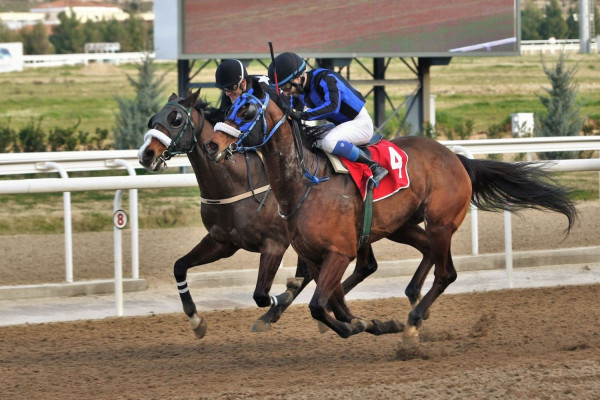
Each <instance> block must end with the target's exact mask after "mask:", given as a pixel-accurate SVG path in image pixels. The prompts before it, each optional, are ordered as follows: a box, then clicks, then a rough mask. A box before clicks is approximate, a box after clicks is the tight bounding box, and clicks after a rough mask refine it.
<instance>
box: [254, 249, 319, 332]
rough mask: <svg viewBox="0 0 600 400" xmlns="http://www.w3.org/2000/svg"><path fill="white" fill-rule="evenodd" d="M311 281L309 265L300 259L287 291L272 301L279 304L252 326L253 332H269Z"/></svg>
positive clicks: (274, 305)
mask: <svg viewBox="0 0 600 400" xmlns="http://www.w3.org/2000/svg"><path fill="white" fill-rule="evenodd" d="M310 281H312V276H311V275H310V271H309V270H308V265H307V264H306V262H304V261H302V260H301V259H300V258H298V263H297V265H296V274H295V276H294V277H293V278H289V279H288V281H287V284H286V286H287V289H286V291H285V292H283V293H282V294H280V295H278V296H275V297H274V299H275V300H272V303H275V302H276V303H277V304H272V305H271V307H270V308H269V310H268V311H267V312H266V313H265V314H263V315H262V316H261V317H260V318H258V320H256V322H254V324H252V326H251V327H250V329H251V330H252V331H253V332H264V331H268V330H269V329H270V328H271V324H272V323H275V322H277V321H279V318H280V317H281V314H283V312H284V311H285V310H286V309H287V308H288V307H289V306H290V304H292V302H293V301H294V300H295V299H296V297H298V295H299V294H300V292H302V290H303V289H304V288H305V287H306V285H308V284H309V283H310ZM272 299H273V298H272Z"/></svg>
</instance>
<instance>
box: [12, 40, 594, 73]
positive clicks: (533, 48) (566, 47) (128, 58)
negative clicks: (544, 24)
mask: <svg viewBox="0 0 600 400" xmlns="http://www.w3.org/2000/svg"><path fill="white" fill-rule="evenodd" d="M599 47H600V42H599V40H598V39H597V38H595V39H592V40H591V43H590V51H591V52H592V53H600V50H599ZM561 51H565V52H567V53H579V51H580V46H579V39H565V40H552V39H550V40H522V41H521V54H522V55H532V54H559V53H560V52H561ZM146 55H149V56H150V58H155V54H154V53H153V52H152V53H144V52H131V53H118V52H110V53H76V54H46V55H25V56H23V66H24V67H25V68H41V67H59V66H63V65H87V64H89V63H90V62H109V63H113V64H124V63H137V62H140V61H141V60H143V59H144V57H146ZM157 61H159V60H157Z"/></svg>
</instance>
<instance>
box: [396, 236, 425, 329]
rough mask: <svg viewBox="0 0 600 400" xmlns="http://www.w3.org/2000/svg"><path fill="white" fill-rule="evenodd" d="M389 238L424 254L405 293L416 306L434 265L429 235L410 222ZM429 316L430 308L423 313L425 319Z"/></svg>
mask: <svg viewBox="0 0 600 400" xmlns="http://www.w3.org/2000/svg"><path fill="white" fill-rule="evenodd" d="M388 239H390V240H393V241H394V242H398V243H404V244H407V245H409V246H411V247H414V248H415V249H417V250H418V251H420V252H421V254H422V255H423V259H422V260H421V262H420V263H419V266H418V268H417V270H416V271H415V273H414V275H413V277H412V279H411V280H410V282H409V284H408V286H406V290H405V291H404V294H406V297H408V300H409V301H410V305H411V306H412V308H415V307H416V305H417V303H418V302H419V301H420V300H421V289H422V288H423V284H424V283H425V278H427V274H428V273H429V271H430V270H431V267H432V266H433V260H432V258H431V252H430V249H429V241H428V239H427V235H426V233H425V230H424V229H423V228H421V226H419V225H418V224H410V225H404V226H403V227H402V228H400V229H398V230H397V231H396V232H394V233H392V234H391V235H390V236H388ZM427 318H429V310H427V311H426V312H425V315H423V319H427Z"/></svg>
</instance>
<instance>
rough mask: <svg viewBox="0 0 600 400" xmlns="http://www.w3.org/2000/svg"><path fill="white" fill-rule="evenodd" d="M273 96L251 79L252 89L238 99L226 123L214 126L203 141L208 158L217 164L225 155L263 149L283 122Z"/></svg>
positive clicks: (282, 114)
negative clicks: (212, 130) (212, 131)
mask: <svg viewBox="0 0 600 400" xmlns="http://www.w3.org/2000/svg"><path fill="white" fill-rule="evenodd" d="M276 97H277V96H276V95H275V94H274V93H271V96H270V95H269V94H268V93H267V92H266V90H265V88H263V86H262V84H261V83H260V82H258V81H256V80H254V81H253V84H252V88H251V89H250V90H248V92H246V93H243V94H242V95H241V96H240V97H238V99H237V100H236V102H235V103H234V104H233V106H232V107H231V109H230V110H229V111H228V113H227V116H226V117H225V122H220V123H217V124H216V125H215V128H214V133H213V134H208V135H206V136H205V137H204V138H203V139H204V141H203V143H202V147H203V149H204V152H205V153H206V156H207V158H209V159H210V160H213V161H215V162H220V161H221V160H222V159H224V158H225V156H226V155H227V153H231V152H233V151H244V150H255V149H257V148H259V147H262V146H263V145H264V144H265V143H266V142H267V141H268V140H269V139H270V137H271V136H272V135H273V133H274V132H275V131H277V129H279V127H280V125H281V124H282V123H283V122H285V115H284V113H283V112H282V111H281V108H280V107H279V106H278V105H276V104H275V102H274V101H273V100H276V101H280V99H274V98H276Z"/></svg>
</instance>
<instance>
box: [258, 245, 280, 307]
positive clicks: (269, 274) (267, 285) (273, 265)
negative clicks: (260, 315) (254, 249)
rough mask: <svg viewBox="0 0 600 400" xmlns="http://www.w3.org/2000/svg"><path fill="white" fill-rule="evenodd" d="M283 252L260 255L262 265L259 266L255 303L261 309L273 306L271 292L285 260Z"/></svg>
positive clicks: (269, 252)
mask: <svg viewBox="0 0 600 400" xmlns="http://www.w3.org/2000/svg"><path fill="white" fill-rule="evenodd" d="M284 252H285V249H283V251H270V250H265V251H263V252H261V253H260V263H259V266H258V277H257V280H256V287H255V289H254V295H253V296H252V297H253V298H254V301H255V302H256V305H257V306H259V307H267V306H270V305H271V296H269V291H270V290H271V286H272V285H273V281H274V280H275V274H277V270H278V269H279V266H280V265H281V260H282V259H283V253H284Z"/></svg>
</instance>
